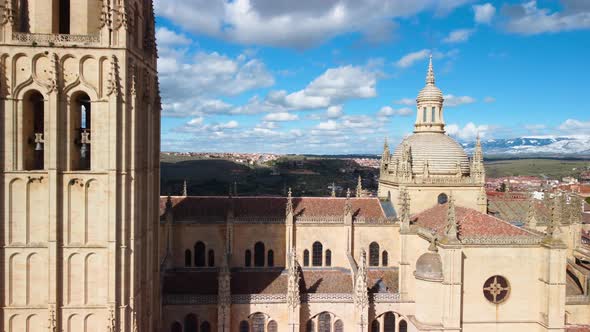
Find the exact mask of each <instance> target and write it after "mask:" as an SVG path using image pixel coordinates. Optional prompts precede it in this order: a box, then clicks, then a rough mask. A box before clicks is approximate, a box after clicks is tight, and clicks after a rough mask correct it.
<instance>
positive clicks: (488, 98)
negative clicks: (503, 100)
mask: <svg viewBox="0 0 590 332" xmlns="http://www.w3.org/2000/svg"><path fill="white" fill-rule="evenodd" d="M483 102H484V103H488V104H489V103H494V102H496V98H494V97H490V96H487V97H485V98H484V99H483Z"/></svg>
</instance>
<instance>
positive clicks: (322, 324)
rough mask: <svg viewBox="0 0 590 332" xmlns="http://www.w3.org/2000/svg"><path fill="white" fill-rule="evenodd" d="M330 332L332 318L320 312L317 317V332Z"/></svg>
mask: <svg viewBox="0 0 590 332" xmlns="http://www.w3.org/2000/svg"><path fill="white" fill-rule="evenodd" d="M331 331H332V317H330V314H329V313H327V312H322V313H321V314H320V316H319V317H318V332H331Z"/></svg>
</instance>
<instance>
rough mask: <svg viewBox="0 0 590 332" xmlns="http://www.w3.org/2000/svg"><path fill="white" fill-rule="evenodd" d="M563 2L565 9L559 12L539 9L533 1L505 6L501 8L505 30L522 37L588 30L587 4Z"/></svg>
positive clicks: (572, 0)
mask: <svg viewBox="0 0 590 332" xmlns="http://www.w3.org/2000/svg"><path fill="white" fill-rule="evenodd" d="M563 2H564V5H565V9H564V10H563V11H561V12H552V11H551V10H549V9H546V8H539V7H538V6H537V1H535V0H533V1H529V2H526V3H523V4H518V5H506V6H504V7H503V8H502V12H503V13H504V14H505V15H506V16H507V17H508V22H507V23H506V29H507V30H508V31H510V32H514V33H517V34H522V35H535V34H540V33H556V32H561V31H572V30H582V29H590V5H589V3H588V2H587V1H583V2H582V1H576V0H567V1H566V0H564V1H563Z"/></svg>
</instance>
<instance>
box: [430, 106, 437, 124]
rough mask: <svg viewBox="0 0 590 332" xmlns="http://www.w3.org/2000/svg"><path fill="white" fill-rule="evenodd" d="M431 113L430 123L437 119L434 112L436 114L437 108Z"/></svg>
mask: <svg viewBox="0 0 590 332" xmlns="http://www.w3.org/2000/svg"><path fill="white" fill-rule="evenodd" d="M431 111H432V112H431V113H430V121H431V122H434V119H435V115H434V112H436V108H434V107H433V108H432V110H431Z"/></svg>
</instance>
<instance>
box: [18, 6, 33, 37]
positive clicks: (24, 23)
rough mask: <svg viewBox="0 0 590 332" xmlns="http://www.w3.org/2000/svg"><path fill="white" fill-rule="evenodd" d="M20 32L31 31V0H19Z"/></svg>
mask: <svg viewBox="0 0 590 332" xmlns="http://www.w3.org/2000/svg"><path fill="white" fill-rule="evenodd" d="M17 11H18V32H25V33H28V32H31V24H30V21H29V20H30V17H29V0H20V1H18V8H17Z"/></svg>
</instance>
